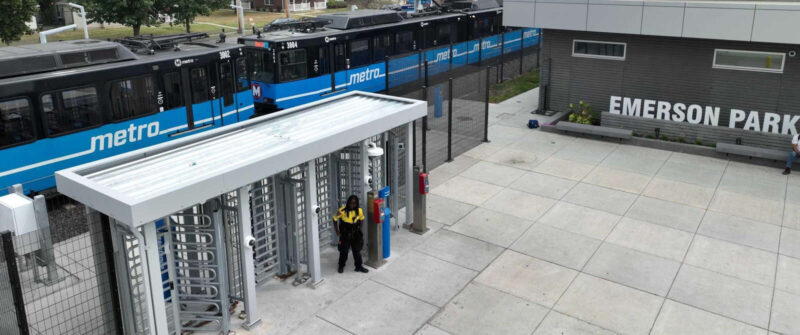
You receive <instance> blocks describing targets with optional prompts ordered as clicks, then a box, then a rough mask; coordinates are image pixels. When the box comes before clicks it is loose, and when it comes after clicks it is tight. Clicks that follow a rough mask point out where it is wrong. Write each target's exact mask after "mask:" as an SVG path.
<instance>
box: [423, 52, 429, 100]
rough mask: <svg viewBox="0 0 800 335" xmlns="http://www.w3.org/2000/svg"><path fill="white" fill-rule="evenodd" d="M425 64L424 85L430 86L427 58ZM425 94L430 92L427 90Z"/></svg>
mask: <svg viewBox="0 0 800 335" xmlns="http://www.w3.org/2000/svg"><path fill="white" fill-rule="evenodd" d="M424 65H425V81H424V82H425V85H424V86H425V87H426V88H427V87H428V61H427V60H425V63H424ZM425 94H426V96H427V94H428V93H427V90H426V91H425Z"/></svg>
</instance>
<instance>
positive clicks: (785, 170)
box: [783, 168, 792, 175]
mask: <svg viewBox="0 0 800 335" xmlns="http://www.w3.org/2000/svg"><path fill="white" fill-rule="evenodd" d="M790 173H792V169H790V168H786V169H784V170H783V175H787V174H790Z"/></svg>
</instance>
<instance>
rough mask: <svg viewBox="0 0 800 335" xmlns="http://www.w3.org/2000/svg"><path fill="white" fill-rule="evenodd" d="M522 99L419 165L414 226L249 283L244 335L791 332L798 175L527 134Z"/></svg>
mask: <svg viewBox="0 0 800 335" xmlns="http://www.w3.org/2000/svg"><path fill="white" fill-rule="evenodd" d="M534 93H535V91H534V92H532V93H531V94H530V95H529V96H527V98H526V97H525V96H523V97H521V98H519V99H517V101H515V100H514V99H512V100H511V101H508V102H507V103H504V104H501V105H497V106H493V107H492V115H491V116H492V117H491V126H490V130H489V131H490V136H489V137H490V139H491V141H492V142H491V143H486V144H482V145H480V146H479V147H476V148H475V149H473V150H471V151H469V152H467V153H466V154H464V155H462V156H459V157H458V158H457V159H456V160H455V161H454V162H451V163H446V164H444V165H442V166H440V167H439V168H437V169H435V170H433V171H431V183H432V185H431V189H432V191H431V194H430V195H429V197H428V220H429V221H428V225H429V227H430V228H431V230H430V231H429V232H428V233H426V234H425V235H422V236H420V235H416V234H413V233H409V232H407V231H405V230H400V231H396V232H393V236H392V257H391V258H390V259H389V263H387V264H386V265H384V266H383V267H381V268H380V269H378V270H373V271H371V272H370V273H369V274H367V275H363V274H360V273H356V272H353V271H352V263H350V264H348V267H347V268H346V270H345V273H344V274H337V273H336V255H337V253H336V251H335V250H333V249H329V250H327V251H326V252H324V253H323V270H324V275H325V283H324V284H323V285H322V286H320V287H318V288H316V289H310V288H307V287H293V286H291V284H289V283H280V282H274V283H269V284H267V285H265V286H263V287H261V288H259V291H258V299H259V304H260V312H261V314H262V317H263V323H262V324H261V325H260V326H259V327H258V328H257V329H254V330H252V331H251V332H252V333H253V334H264V333H267V334H348V333H353V334H415V333H416V334H448V333H450V334H537V335H538V334H613V333H621V334H800V317H798V316H800V173H797V174H792V175H790V176H788V177H787V176H783V175H781V174H780V172H781V170H780V169H778V168H775V167H766V166H760V165H751V164H747V163H742V162H735V161H729V160H721V159H714V158H708V157H701V156H693V155H687V154H682V153H675V152H669V151H661V150H655V149H649V148H642V147H635V146H629V145H624V144H617V143H612V142H605V141H599V140H589V139H584V138H575V137H571V136H563V135H557V134H551V133H546V132H542V131H540V130H529V129H527V128H525V123H524V121H525V120H527V119H528V118H530V116H531V115H530V114H529V113H528V110H529V109H530V103H529V102H528V101H525V99H529V100H532V101H535V99H534V96H533V94H534ZM520 99H522V100H520ZM518 101H519V102H518ZM239 332H240V333H247V332H245V331H241V330H240V331H239Z"/></svg>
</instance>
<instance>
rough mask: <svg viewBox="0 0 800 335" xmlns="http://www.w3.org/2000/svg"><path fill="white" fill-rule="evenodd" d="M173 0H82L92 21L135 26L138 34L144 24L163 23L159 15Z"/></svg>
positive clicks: (134, 28)
mask: <svg viewBox="0 0 800 335" xmlns="http://www.w3.org/2000/svg"><path fill="white" fill-rule="evenodd" d="M169 2H172V0H81V1H79V3H80V4H82V5H83V6H85V7H86V15H87V16H88V18H89V20H90V21H91V22H113V23H119V24H122V25H125V26H128V27H132V28H133V35H134V36H138V35H139V32H140V30H141V27H142V26H148V27H150V26H156V25H159V24H160V23H163V20H162V19H161V18H160V17H159V14H160V13H163V12H164V10H165V8H167V7H168V6H170V3H169Z"/></svg>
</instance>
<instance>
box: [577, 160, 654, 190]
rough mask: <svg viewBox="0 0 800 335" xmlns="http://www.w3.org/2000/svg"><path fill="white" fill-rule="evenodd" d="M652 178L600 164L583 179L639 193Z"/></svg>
mask: <svg viewBox="0 0 800 335" xmlns="http://www.w3.org/2000/svg"><path fill="white" fill-rule="evenodd" d="M650 178H651V177H650V176H647V175H643V174H639V173H634V172H628V171H624V170H617V169H613V168H607V167H602V166H598V167H596V168H595V169H594V170H592V172H590V173H589V174H588V175H587V176H586V178H584V179H583V182H584V183H589V184H594V185H598V186H603V187H606V188H610V189H614V190H619V191H624V192H629V193H634V194H639V193H642V191H644V188H645V187H646V186H647V183H648V182H650Z"/></svg>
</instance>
